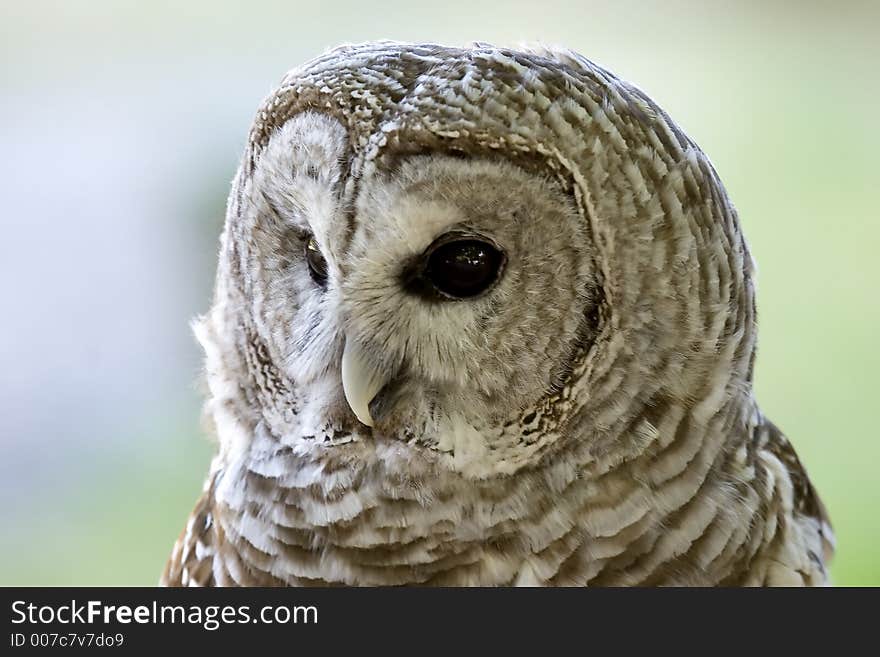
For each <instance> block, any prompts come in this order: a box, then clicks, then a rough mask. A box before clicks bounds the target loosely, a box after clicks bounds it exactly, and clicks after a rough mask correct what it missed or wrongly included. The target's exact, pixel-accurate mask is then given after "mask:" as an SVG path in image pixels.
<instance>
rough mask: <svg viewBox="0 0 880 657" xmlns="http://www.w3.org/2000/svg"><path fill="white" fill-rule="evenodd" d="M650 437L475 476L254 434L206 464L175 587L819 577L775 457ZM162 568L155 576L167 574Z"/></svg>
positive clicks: (397, 450)
mask: <svg viewBox="0 0 880 657" xmlns="http://www.w3.org/2000/svg"><path fill="white" fill-rule="evenodd" d="M682 421H683V422H684V421H686V420H684V419H683V420H682ZM662 442H664V441H659V442H658V444H657V449H653V450H647V451H646V452H645V453H644V454H642V455H640V456H639V457H638V458H635V459H633V460H631V461H628V462H624V463H618V464H615V465H613V466H612V465H609V463H603V462H602V461H601V459H595V458H593V459H592V460H591V459H587V458H585V457H584V455H583V454H578V453H572V454H567V455H566V457H565V458H560V459H558V460H556V461H554V462H551V463H549V464H546V465H543V466H541V467H536V468H532V469H530V470H528V471H520V472H518V473H516V474H514V475H511V476H505V477H501V478H495V479H492V480H483V481H478V480H467V479H464V478H462V477H461V476H460V475H459V474H453V473H451V472H448V471H446V472H444V471H443V470H442V469H436V468H435V467H433V465H431V464H430V463H426V462H425V461H424V460H423V459H422V458H421V457H420V456H419V454H418V453H417V452H410V451H409V450H407V449H405V448H402V447H401V446H399V445H384V446H378V447H377V446H376V445H368V446H366V447H364V448H363V449H362V448H361V446H357V447H355V448H353V449H351V450H347V451H346V450H340V451H337V452H326V453H324V455H323V457H321V458H316V457H315V454H314V453H313V452H311V451H309V450H303V449H297V448H294V447H291V446H285V445H283V444H281V443H280V442H277V441H275V442H273V441H271V440H268V439H265V440H262V441H260V440H255V441H254V442H253V443H252V448H251V449H250V450H248V451H246V452H243V453H241V454H239V455H238V456H237V457H235V458H232V459H230V458H229V457H226V458H224V457H222V456H218V458H217V459H216V460H215V463H214V466H213V468H212V475H211V476H210V477H209V479H208V484H207V487H206V491H205V495H204V496H203V499H202V501H201V502H200V506H201V507H202V513H201V514H200V513H199V509H198V508H197V511H196V513H195V514H194V515H193V520H192V521H191V523H190V525H189V526H188V527H187V530H186V532H185V536H183V537H182V539H181V542H179V545H178V548H177V549H176V551H175V553H176V556H177V562H178V564H179V566H178V568H177V574H178V577H179V581H178V583H181V584H186V583H198V582H197V581H195V580H196V579H197V576H198V577H200V578H202V579H203V580H204V581H205V582H203V583H211V584H215V585H242V584H244V585H258V584H262V585H295V586H308V585H336V584H341V585H404V584H423V585H453V586H455V585H484V586H487V585H488V586H491V585H526V586H528V585H537V586H541V585H654V584H674V585H715V584H744V583H745V584H748V583H751V584H764V583H786V584H801V583H821V582H822V581H824V578H825V575H824V570H823V568H822V564H821V559H818V558H817V557H816V554H815V552H816V551H817V550H819V549H821V548H819V547H816V546H817V545H818V544H819V542H820V537H819V536H818V534H817V533H816V532H817V530H816V527H815V526H814V523H812V524H811V523H810V522H809V519H808V518H806V517H802V516H799V515H798V514H797V513H796V510H795V509H794V508H793V501H792V486H791V483H790V480H789V478H788V476H787V474H786V472H785V469H784V467H782V465H781V464H780V463H778V462H775V463H774V462H772V459H771V460H769V461H768V460H767V459H766V458H765V457H763V456H761V454H755V453H752V452H750V451H749V450H748V449H745V448H744V447H743V449H739V450H730V449H728V448H727V447H725V444H726V443H727V442H728V441H726V440H725V439H724V436H723V435H722V434H721V433H720V432H715V433H714V434H713V433H711V432H709V433H707V431H706V430H705V427H704V428H702V429H700V428H697V427H688V426H684V427H678V430H677V431H676V432H675V434H674V437H672V438H670V439H669V440H668V441H666V444H665V445H663V444H661V443H662ZM364 449H366V450H367V451H368V452H369V453H370V454H371V458H365V452H364ZM572 457H578V458H574V459H573V458H572ZM811 554H812V556H811ZM172 561H175V559H174V557H173V558H172ZM170 567H171V570H170V571H169V572H166V576H165V578H164V581H166V583H175V582H174V570H175V567H174V566H170ZM187 579H189V580H190V581H187Z"/></svg>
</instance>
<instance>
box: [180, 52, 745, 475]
mask: <svg viewBox="0 0 880 657" xmlns="http://www.w3.org/2000/svg"><path fill="white" fill-rule="evenodd" d="M753 315H754V300H753V292H752V283H751V259H750V257H749V255H748V251H747V250H746V247H745V244H744V241H743V239H742V236H741V233H740V230H739V227H738V224H737V220H736V215H735V212H734V211H733V209H732V206H731V204H730V203H729V201H728V199H727V196H726V194H725V192H724V189H723V187H722V186H721V183H720V182H719V180H718V178H717V176H716V174H715V172H714V171H713V169H712V167H711V165H710V164H709V162H708V160H707V159H706V157H705V156H704V155H703V153H702V152H701V151H700V150H699V149H698V147H697V146H696V145H695V144H693V143H692V142H691V141H690V140H689V139H688V138H687V137H686V136H685V135H684V134H683V133H682V132H681V131H680V130H679V129H678V128H677V127H676V126H675V124H674V123H673V122H672V121H671V120H670V119H669V118H668V117H667V116H666V115H665V114H664V113H663V112H662V111H661V110H660V109H659V108H658V107H657V106H656V105H654V103H653V102H651V101H650V100H649V99H648V98H647V97H646V96H645V95H643V94H642V93H641V92H639V91H638V90H637V89H635V88H634V87H632V86H631V85H629V84H627V83H625V82H622V81H620V80H618V79H617V78H615V77H614V76H613V75H611V74H610V73H608V72H607V71H604V70H603V69H601V68H599V67H597V66H595V65H594V64H592V63H591V62H589V61H587V60H586V59H583V58H582V57H580V56H578V55H576V54H573V53H569V52H555V51H542V50H529V51H523V52H517V51H512V50H505V49H498V48H493V47H489V46H484V45H480V46H475V47H473V48H469V49H455V48H445V47H439V46H431V45H426V46H418V45H407V44H398V43H387V42H382V43H373V44H365V45H360V46H347V47H343V48H340V49H336V50H333V51H331V52H329V53H327V54H325V55H324V56H322V57H320V58H318V59H316V60H314V61H312V62H310V63H308V64H306V65H304V66H303V67H301V68H299V69H296V70H294V71H292V72H290V73H289V74H288V75H287V76H286V77H285V78H284V80H283V82H282V84H281V86H280V87H279V88H278V89H277V90H276V91H275V92H273V93H272V94H271V95H270V96H269V98H268V99H267V100H266V101H265V102H264V104H263V106H262V108H261V109H260V110H259V112H258V114H257V118H256V120H255V122H254V125H253V127H252V129H251V132H250V138H249V141H248V147H247V150H246V152H245V155H244V158H243V161H242V164H241V167H240V169H239V172H238V174H237V176H236V179H235V181H234V183H233V189H232V193H231V195H230V199H229V205H228V213H227V220H226V226H225V230H224V233H223V237H222V244H221V251H220V263H219V268H218V277H217V285H216V289H215V298H214V303H213V306H212V309H211V311H210V312H209V313H208V314H207V315H206V316H205V317H204V318H202V319H201V320H200V321H199V323H198V324H197V334H198V336H199V339H200V340H201V342H202V344H203V345H204V347H205V349H206V353H207V374H208V382H209V385H210V390H211V396H210V400H209V405H208V410H209V413H210V415H211V416H212V417H213V419H214V420H215V425H216V427H217V431H218V434H219V436H220V441H221V446H222V448H223V449H224V450H227V451H241V450H247V449H248V448H249V445H251V443H252V437H253V436H254V435H255V434H258V433H259V434H261V435H264V436H266V435H268V436H271V437H272V438H273V440H275V441H277V442H278V443H280V444H283V445H286V446H288V447H289V448H290V449H291V450H293V451H294V452H296V453H298V454H305V455H310V456H311V457H314V458H315V459H316V460H320V459H333V460H335V461H337V462H338V461H339V460H342V461H345V462H362V463H367V462H369V461H371V460H377V459H378V460H383V459H385V460H386V461H387V460H388V459H394V458H404V459H405V460H409V461H411V460H413V459H416V460H421V461H424V462H426V463H430V464H432V467H439V468H444V469H446V470H449V471H453V472H456V473H458V474H460V475H463V476H466V477H474V478H486V477H492V476H496V475H509V474H512V473H515V472H516V471H518V470H520V469H522V468H526V467H529V466H533V465H535V464H536V463H538V462H539V461H540V460H541V459H547V458H550V457H551V455H552V454H554V453H558V452H559V451H560V450H566V449H580V450H588V451H590V452H591V453H592V454H594V455H595V458H614V459H623V458H627V456H628V455H631V454H633V453H635V452H637V451H638V450H640V449H641V447H642V445H643V444H644V442H645V441H646V440H649V439H650V436H651V433H652V431H653V432H656V426H653V425H652V422H651V418H652V417H654V416H659V415H660V414H661V412H662V410H663V408H665V407H666V406H668V405H669V404H670V403H671V402H676V403H677V402H681V401H685V402H687V404H688V405H689V406H692V407H694V408H695V409H696V412H697V415H699V404H701V403H702V404H706V417H709V416H710V415H711V414H714V410H715V407H714V406H713V407H712V408H710V406H712V404H721V403H727V402H728V401H729V400H730V399H732V398H734V397H738V396H742V395H748V394H750V386H751V361H752V358H753V352H754V337H753V324H754V321H753Z"/></svg>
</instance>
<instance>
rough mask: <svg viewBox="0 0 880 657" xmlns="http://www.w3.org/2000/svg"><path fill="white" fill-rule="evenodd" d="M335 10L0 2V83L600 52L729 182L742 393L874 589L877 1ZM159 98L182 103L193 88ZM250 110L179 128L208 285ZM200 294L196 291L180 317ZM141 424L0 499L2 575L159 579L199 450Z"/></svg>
mask: <svg viewBox="0 0 880 657" xmlns="http://www.w3.org/2000/svg"><path fill="white" fill-rule="evenodd" d="M343 4H344V5H345V6H344V7H334V10H333V12H332V14H333V15H334V16H336V17H337V18H335V19H333V18H331V17H330V13H328V12H327V11H326V10H325V9H321V8H319V5H318V4H306V3H300V4H296V3H291V2H285V3H281V2H255V3H240V4H223V3H207V2H194V3H188V4H187V5H186V6H185V8H180V9H179V10H178V8H177V5H176V4H175V5H173V6H172V4H171V3H165V2H156V3H134V2H125V3H112V4H111V3H106V2H95V3H77V2H72V3H66V2H55V3H52V2H36V3H27V5H25V3H15V4H13V3H4V4H3V5H2V7H3V9H2V11H3V14H4V20H3V21H0V22H2V23H4V26H3V27H2V28H0V30H2V33H0V41H3V42H4V45H3V46H2V47H3V49H4V52H5V56H4V58H3V67H4V68H3V75H4V76H5V79H6V84H7V86H9V87H11V88H12V87H14V88H17V89H20V88H26V87H28V85H36V84H42V83H43V82H45V81H47V80H49V79H50V78H53V76H59V77H64V78H66V79H67V82H66V84H72V85H76V84H77V80H80V79H85V78H87V77H89V76H95V75H101V76H104V77H105V78H106V80H107V84H108V85H110V90H109V92H108V93H112V92H113V88H112V85H113V84H114V82H115V81H121V80H122V79H123V78H124V77H127V75H128V70H129V69H128V68H126V67H129V66H130V67H133V70H135V71H137V72H139V74H140V75H143V76H145V77H144V79H145V81H144V83H143V84H145V85H147V86H148V87H149V85H151V84H153V81H154V80H155V79H158V78H159V77H162V76H172V77H173V76H177V77H178V78H179V81H180V84H179V85H178V86H179V89H180V90H181V91H180V93H184V94H185V93H186V92H187V90H189V93H191V99H192V102H196V98H197V95H198V94H201V93H203V92H204V89H205V86H204V85H205V84H207V82H202V78H201V72H202V71H209V70H214V69H212V67H214V68H216V67H219V68H220V69H223V73H224V75H228V80H229V83H228V84H229V87H228V89H225V90H224V93H225V94H226V95H227V96H228V97H229V98H230V99H235V102H236V103H243V104H244V105H246V106H249V107H251V108H255V107H256V106H257V104H258V102H259V100H260V97H261V94H264V93H266V92H267V91H268V90H269V88H270V85H271V83H272V82H273V81H275V80H277V79H279V78H280V75H281V74H282V73H283V71H284V70H285V69H287V68H289V67H290V66H293V65H295V64H297V63H299V62H301V61H303V60H305V59H307V58H308V57H310V56H312V55H314V54H317V53H318V52H320V51H321V50H322V49H323V48H324V47H326V46H329V45H333V44H335V43H338V42H343V41H352V40H356V41H360V40H366V39H371V38H379V37H388V38H397V39H403V40H436V41H441V42H456V43H461V42H466V41H468V40H472V39H479V40H487V41H496V42H502V43H511V42H516V41H518V40H539V41H545V42H551V43H564V44H566V45H569V46H571V47H573V48H575V49H577V50H579V51H581V52H583V53H584V54H585V55H587V56H588V57H591V58H594V59H596V61H598V62H599V63H601V64H603V65H605V66H607V67H609V68H611V70H613V71H615V72H617V73H618V74H620V75H621V76H622V77H624V78H626V79H629V80H632V81H633V82H635V83H636V84H637V85H639V86H641V87H643V88H644V89H645V90H646V91H647V92H648V93H649V94H651V95H652V96H654V97H655V98H656V99H657V100H658V102H660V104H661V105H662V106H663V107H664V108H665V109H666V110H667V111H668V112H669V113H670V114H671V116H672V117H673V118H675V119H676V120H677V121H678V122H680V123H681V125H682V126H683V127H684V129H685V130H686V131H687V132H688V133H689V134H691V135H692V136H693V137H694V138H695V139H696V140H697V142H698V143H700V145H701V146H702V147H703V149H704V150H705V151H706V152H707V153H708V154H709V156H710V157H711V158H712V160H713V162H714V163H715V165H716V167H717V169H718V171H719V174H720V175H721V178H722V180H724V181H725V184H726V185H727V187H728V191H729V192H730V194H731V196H732V198H733V200H734V202H735V203H736V205H737V207H738V209H739V212H740V216H741V220H742V223H743V226H744V228H745V232H746V236H747V238H748V241H749V244H750V246H751V248H752V251H753V254H754V256H755V258H756V260H757V262H758V271H759V278H758V304H759V322H760V334H759V335H760V339H759V355H758V361H757V369H756V387H757V392H758V398H759V400H760V402H761V405H762V407H763V409H764V411H765V412H766V413H767V415H768V416H769V417H771V418H772V419H773V420H774V422H776V423H777V424H778V425H779V426H780V427H781V428H782V429H783V430H784V431H785V432H786V433H787V434H788V436H789V437H790V439H791V441H792V442H793V444H794V445H795V447H796V448H797V450H798V452H799V454H800V456H801V459H802V461H803V462H804V463H805V464H806V466H807V469H808V470H809V472H810V473H811V475H812V477H813V479H814V481H815V483H816V486H817V488H818V490H819V491H820V493H821V495H822V497H823V499H824V500H825V502H826V504H827V506H828V508H829V511H830V514H831V518H832V521H833V524H834V527H835V530H836V533H837V539H838V553H837V556H836V558H835V560H834V562H833V567H832V573H833V578H834V580H835V582H836V583H838V584H848V585H868V584H872V585H880V550H878V549H877V545H880V520H878V518H880V514H878V512H877V509H878V508H880V485H878V480H877V475H876V473H875V468H876V465H875V464H876V463H877V462H878V461H880V440H877V429H876V420H875V416H874V403H875V402H874V397H875V395H876V392H877V380H876V377H877V373H878V371H880V357H878V349H877V346H876V334H877V328H876V327H877V326H878V324H880V303H878V294H877V284H878V282H880V264H878V263H880V260H878V258H877V257H876V255H875V253H874V252H875V250H876V248H877V245H878V244H880V221H878V216H877V210H876V200H875V195H876V191H877V188H878V179H877V165H876V154H877V153H878V152H880V138H878V131H877V130H876V120H875V114H876V107H877V106H878V103H880V84H878V78H877V74H876V66H877V63H878V59H880V58H878V55H880V45H878V44H880V41H878V40H877V38H876V34H877V28H878V26H880V20H878V16H880V11H878V4H877V3H857V2H854V3H837V4H835V5H834V6H833V7H832V6H831V5H830V4H829V5H828V7H826V6H825V5H824V4H821V3H810V2H805V3H798V4H796V5H789V4H788V3H781V2H767V3H759V2H744V3H737V4H736V5H733V4H727V3H719V2H708V3H699V2H692V3H688V2H678V1H673V2H664V3H639V2H622V3H610V2H592V3H591V2H574V0H571V1H570V2H558V1H557V2H543V3H538V4H537V5H535V4H534V3H523V2H502V1H501V0H493V1H492V2H485V3H470V2H453V3H452V4H449V5H444V6H443V10H442V11H440V5H437V4H436V3H426V5H425V7H422V8H420V7H416V6H413V5H411V4H410V3H406V2H402V1H400V2H394V3H392V5H393V6H391V7H385V8H383V10H382V11H377V12H370V11H364V9H363V7H362V6H359V5H358V4H356V3H354V2H347V3H343ZM26 6H27V8H25V7H26ZM348 16H350V17H351V18H347V19H346V18H342V17H348ZM108 55H110V57H109V59H108ZM114 66H115V67H116V68H114ZM224 67H225V68H224ZM217 77H218V76H217V75H215V76H214V77H209V79H210V80H214V81H216V80H217ZM53 79H54V78H53ZM102 79H103V78H102ZM122 84H123V83H122V82H120V85H122ZM126 84H127V82H126ZM212 84H213V82H212ZM172 100H173V102H175V103H180V104H181V107H182V108H185V107H186V103H187V102H189V100H190V97H189V96H186V95H184V96H183V97H180V98H174V99H169V102H171V101H172ZM181 111H184V110H183V109H182V110H181ZM200 111H201V112H203V113H204V112H206V111H207V110H206V109H205V108H204V107H202V108H201V110H200ZM250 111H251V112H252V111H253V110H252V109H251V110H250ZM218 113H219V110H218ZM250 117H251V115H250V114H249V113H247V112H245V111H241V112H237V113H236V115H235V116H234V117H228V120H227V119H226V118H224V119H223V121H221V120H220V119H215V123H210V117H208V119H206V120H208V124H207V125H206V127H205V131H204V132H203V133H199V132H194V133H193V134H192V139H193V141H194V142H197V143H200V144H204V143H208V142H209V141H210V140H211V139H213V138H215V137H216V139H217V143H220V144H221V145H222V148H219V147H218V148H213V149H212V148H209V147H205V151H204V153H205V155H204V162H203V164H204V167H202V166H199V167H198V170H196V168H194V169H193V177H192V180H193V181H198V184H197V185H194V189H192V190H191V196H190V198H189V200H188V201H187V202H186V203H188V207H189V209H188V211H187V212H186V216H188V217H189V219H188V221H189V222H190V223H185V222H183V221H182V222H181V230H182V231H185V232H192V231H196V232H197V233H198V235H199V236H198V238H197V240H196V241H197V242H198V244H199V246H198V247H197V250H198V255H197V257H194V258H193V260H192V262H191V263H190V266H191V267H192V268H193V271H194V273H195V269H198V270H199V272H198V275H200V276H201V275H204V276H206V279H207V275H208V272H207V271H206V270H211V269H212V268H213V254H214V253H215V250H216V231H217V226H218V224H217V220H218V215H219V214H221V213H222V203H223V196H225V189H226V184H227V181H228V180H229V178H230V177H231V175H232V171H233V170H234V168H235V166H236V164H237V157H238V152H237V151H236V149H235V148H233V147H232V146H231V144H238V145H240V144H241V143H242V140H243V138H244V135H245V134H246V132H245V131H246V128H247V125H248V123H249V121H250ZM221 123H222V125H219V124H221ZM236 148H237V147H236ZM203 169H205V170H208V171H210V175H206V174H205V173H204V170H203ZM206 225H207V226H210V229H209V230H203V227H204V226H206ZM194 226H195V227H194ZM173 293H174V290H169V294H173ZM207 303H208V290H207V288H206V289H205V297H204V300H203V302H202V303H201V305H197V306H194V307H193V308H192V314H195V313H196V312H198V311H201V310H204V309H205V308H206V306H207ZM179 330H180V331H181V332H185V331H186V330H187V329H186V326H185V325H183V324H181V325H180V327H179ZM181 395H183V392H181ZM100 401H101V400H96V403H98V404H99V403H100ZM181 418H182V419H181ZM153 425H154V429H155V433H154V434H152V435H135V436H131V437H126V441H129V440H130V441H131V444H137V449H134V450H133V451H132V453H130V454H129V453H126V452H125V451H124V450H122V451H120V450H118V449H117V450H110V452H109V453H100V452H97V453H96V452H95V451H88V450H84V451H83V454H84V456H82V457H81V461H77V462H72V463H71V464H70V466H69V467H70V468H72V469H74V470H75V471H76V472H77V477H75V480H76V481H78V484H77V485H76V486H75V487H74V488H73V489H72V490H70V491H69V492H68V494H67V495H65V496H64V499H57V498H53V499H46V498H41V497H39V496H34V497H33V498H31V497H27V498H23V499H19V500H16V502H15V504H14V505H12V506H14V508H13V509H11V510H10V509H8V510H7V511H5V512H4V513H5V514H6V516H5V517H4V525H5V526H6V527H7V528H10V531H8V532H5V536H4V537H3V538H2V541H0V557H2V558H0V564H2V565H0V583H2V584H90V585H97V584H151V583H153V582H155V581H156V580H157V578H158V575H159V573H160V572H161V569H162V567H163V564H164V560H165V558H166V556H167V554H168V552H169V550H170V547H171V545H172V543H173V542H174V540H175V538H176V537H177V535H178V534H179V532H180V530H181V529H182V527H183V523H184V521H185V518H186V516H187V513H188V511H189V510H190V508H191V506H192V504H193V502H194V501H195V499H196V497H197V495H198V493H199V490H200V487H201V482H202V479H203V477H204V474H205V472H206V471H207V468H208V463H209V457H210V452H211V449H212V447H211V445H210V444H209V443H208V441H207V440H205V439H204V438H203V437H200V433H199V430H198V428H197V409H196V408H194V407H189V406H188V407H187V408H186V409H184V411H182V413H181V414H180V417H177V416H175V418H170V417H165V418H157V420H156V421H155V422H154V423H153Z"/></svg>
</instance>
